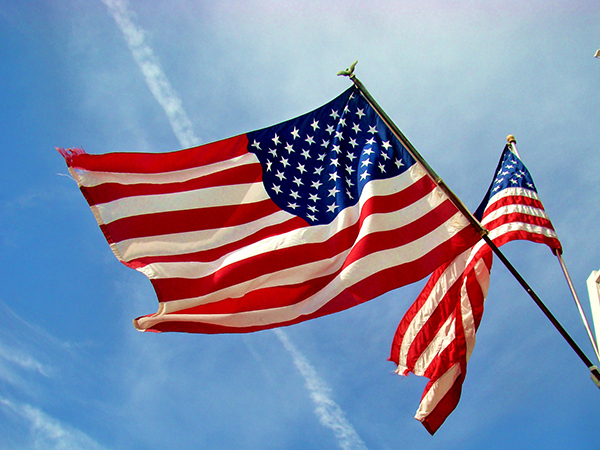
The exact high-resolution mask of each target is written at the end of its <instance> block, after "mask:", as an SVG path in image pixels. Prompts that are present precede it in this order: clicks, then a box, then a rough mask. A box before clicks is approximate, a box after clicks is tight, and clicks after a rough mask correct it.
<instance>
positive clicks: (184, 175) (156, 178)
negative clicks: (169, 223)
mask: <svg viewBox="0 0 600 450" xmlns="http://www.w3.org/2000/svg"><path fill="white" fill-rule="evenodd" d="M248 164H260V163H259V161H258V158H257V157H256V155H255V154H254V153H245V154H243V155H241V156H236V157H235V158H231V159H228V160H225V161H219V162H216V163H213V164H207V165H204V166H198V167H192V168H189V169H183V170H174V171H171V172H159V173H128V172H94V171H88V170H83V169H77V168H72V169H71V170H70V172H71V174H72V175H73V178H75V179H76V180H77V182H78V183H79V185H80V186H85V187H93V186H98V185H100V184H103V183H118V184H125V185H130V184H168V183H180V182H183V181H189V180H193V179H195V178H201V177H205V176H207V175H211V174H214V173H217V172H221V171H223V170H227V169H231V168H233V167H237V166H244V165H248Z"/></svg>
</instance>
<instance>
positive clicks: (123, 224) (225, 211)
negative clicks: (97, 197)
mask: <svg viewBox="0 0 600 450" xmlns="http://www.w3.org/2000/svg"><path fill="white" fill-rule="evenodd" d="M277 211H281V210H280V209H279V207H278V206H277V205H276V204H275V203H273V201H272V200H271V199H266V200H263V201H261V202H256V203H248V204H244V205H228V206H215V207H212V208H197V209H189V210H182V211H168V212H162V213H151V214H142V215H139V216H133V217H124V218H123V219H118V220H115V221H113V222H111V223H109V224H105V225H101V226H100V228H101V229H102V231H103V232H104V234H105V235H109V236H111V238H112V239H113V242H121V241H123V240H125V239H132V238H140V237H147V236H161V235H166V234H173V233H187V232H191V231H200V230H214V229H218V228H225V227H233V226H236V225H243V224H245V223H248V222H252V221H254V220H257V219H260V218H262V217H265V216H268V215H270V214H273V213H275V212H277Z"/></svg>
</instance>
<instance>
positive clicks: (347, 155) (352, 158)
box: [346, 152, 356, 161]
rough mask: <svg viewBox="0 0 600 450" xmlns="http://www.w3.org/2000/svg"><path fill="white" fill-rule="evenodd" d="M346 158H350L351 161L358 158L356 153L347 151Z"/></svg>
mask: <svg viewBox="0 0 600 450" xmlns="http://www.w3.org/2000/svg"><path fill="white" fill-rule="evenodd" d="M346 158H348V159H349V160H350V161H354V160H355V159H356V155H355V154H354V153H350V152H348V153H346Z"/></svg>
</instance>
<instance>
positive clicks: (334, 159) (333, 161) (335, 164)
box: [329, 158, 340, 167]
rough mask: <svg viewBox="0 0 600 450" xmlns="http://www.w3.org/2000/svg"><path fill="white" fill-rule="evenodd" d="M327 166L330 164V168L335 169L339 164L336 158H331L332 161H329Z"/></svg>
mask: <svg viewBox="0 0 600 450" xmlns="http://www.w3.org/2000/svg"><path fill="white" fill-rule="evenodd" d="M329 164H330V165H332V166H335V167H337V166H339V165H340V162H339V161H338V159H337V158H332V159H331V162H330V163H329Z"/></svg>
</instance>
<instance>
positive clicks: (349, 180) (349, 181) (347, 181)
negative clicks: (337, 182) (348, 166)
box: [346, 178, 354, 187]
mask: <svg viewBox="0 0 600 450" xmlns="http://www.w3.org/2000/svg"><path fill="white" fill-rule="evenodd" d="M346 184H347V185H348V187H352V186H354V183H353V182H352V180H351V179H350V178H346Z"/></svg>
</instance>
